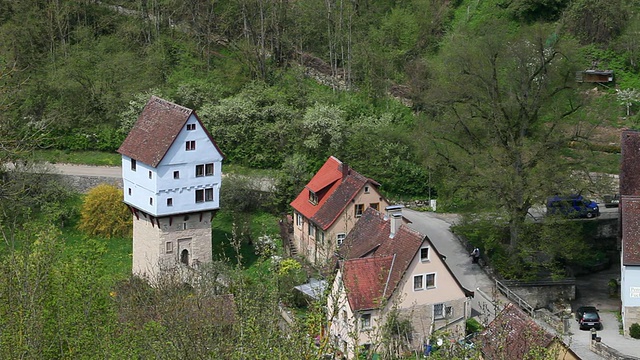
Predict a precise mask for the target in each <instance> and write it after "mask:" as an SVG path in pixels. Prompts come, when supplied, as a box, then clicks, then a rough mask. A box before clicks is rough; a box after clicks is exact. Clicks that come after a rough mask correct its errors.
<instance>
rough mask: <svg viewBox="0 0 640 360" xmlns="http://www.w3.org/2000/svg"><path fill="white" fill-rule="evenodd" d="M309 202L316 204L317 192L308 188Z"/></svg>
mask: <svg viewBox="0 0 640 360" xmlns="http://www.w3.org/2000/svg"><path fill="white" fill-rule="evenodd" d="M309 202H310V203H312V204H313V205H318V194H316V193H315V192H313V191H311V190H309Z"/></svg>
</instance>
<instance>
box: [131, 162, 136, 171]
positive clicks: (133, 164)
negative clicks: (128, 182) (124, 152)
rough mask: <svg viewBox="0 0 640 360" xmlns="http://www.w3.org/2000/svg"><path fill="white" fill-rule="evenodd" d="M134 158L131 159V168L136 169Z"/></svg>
mask: <svg viewBox="0 0 640 360" xmlns="http://www.w3.org/2000/svg"><path fill="white" fill-rule="evenodd" d="M136 165H137V163H136V159H131V170H132V171H136Z"/></svg>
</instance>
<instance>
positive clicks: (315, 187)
mask: <svg viewBox="0 0 640 360" xmlns="http://www.w3.org/2000/svg"><path fill="white" fill-rule="evenodd" d="M367 183H368V184H371V185H372V186H374V187H376V188H377V187H378V186H380V184H378V183H377V182H375V181H374V180H372V179H369V178H367V177H365V176H362V175H360V174H359V173H357V172H356V171H354V170H353V169H350V168H349V167H348V165H347V164H344V163H342V162H341V161H340V160H338V159H337V158H335V157H333V156H331V157H329V159H328V160H327V161H326V162H325V163H324V165H322V167H321V168H320V170H318V172H317V173H316V174H315V175H314V176H313V178H312V179H311V181H309V183H308V184H307V185H306V186H305V188H304V189H303V190H302V191H301V192H300V194H298V197H296V198H295V200H293V201H292V202H291V204H290V205H291V207H293V208H294V209H295V210H296V211H297V212H299V213H300V214H302V216H304V217H305V218H307V219H310V220H311V221H312V222H313V223H314V224H316V225H317V226H319V227H320V228H322V230H327V229H328V228H329V227H330V226H331V225H332V224H333V223H334V222H335V221H336V219H338V217H339V216H340V215H341V214H342V213H343V211H344V209H345V208H346V207H347V205H348V204H349V202H350V201H351V200H352V199H353V198H354V197H355V196H356V195H357V194H358V192H359V191H360V189H362V188H363V187H364V186H365V184H367ZM309 191H312V192H314V193H316V195H317V196H318V203H317V204H316V205H314V204H312V203H311V202H310V201H309Z"/></svg>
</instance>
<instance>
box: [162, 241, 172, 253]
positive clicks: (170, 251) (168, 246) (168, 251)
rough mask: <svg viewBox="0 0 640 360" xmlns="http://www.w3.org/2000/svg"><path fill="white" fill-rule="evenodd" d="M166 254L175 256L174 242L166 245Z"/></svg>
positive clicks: (168, 242)
mask: <svg viewBox="0 0 640 360" xmlns="http://www.w3.org/2000/svg"><path fill="white" fill-rule="evenodd" d="M164 253H165V254H173V241H167V242H165V243H164Z"/></svg>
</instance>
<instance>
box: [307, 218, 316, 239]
mask: <svg viewBox="0 0 640 360" xmlns="http://www.w3.org/2000/svg"><path fill="white" fill-rule="evenodd" d="M307 235H308V236H309V237H312V238H314V239H315V237H316V225H315V224H312V223H311V222H309V228H308V229H307Z"/></svg>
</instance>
